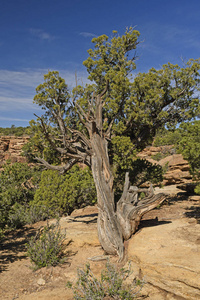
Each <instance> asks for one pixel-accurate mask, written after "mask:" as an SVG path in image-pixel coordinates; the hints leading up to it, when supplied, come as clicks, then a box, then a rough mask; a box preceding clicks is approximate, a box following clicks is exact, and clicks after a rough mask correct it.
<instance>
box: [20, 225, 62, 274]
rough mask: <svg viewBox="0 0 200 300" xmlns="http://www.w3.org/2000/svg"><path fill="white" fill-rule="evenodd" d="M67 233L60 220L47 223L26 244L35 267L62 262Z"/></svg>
mask: <svg viewBox="0 0 200 300" xmlns="http://www.w3.org/2000/svg"><path fill="white" fill-rule="evenodd" d="M64 239H65V234H64V233H62V232H61V228H60V226H59V222H58V221H57V223H56V224H52V225H49V222H47V225H46V226H45V227H44V228H43V229H42V230H41V231H40V230H39V231H38V232H37V234H36V235H35V236H34V237H32V238H31V239H30V241H29V242H28V243H27V244H26V247H27V255H28V257H29V258H30V259H31V262H32V263H33V265H34V269H39V268H42V267H47V266H55V265H57V264H58V263H60V262H61V259H62V254H63V241H64Z"/></svg>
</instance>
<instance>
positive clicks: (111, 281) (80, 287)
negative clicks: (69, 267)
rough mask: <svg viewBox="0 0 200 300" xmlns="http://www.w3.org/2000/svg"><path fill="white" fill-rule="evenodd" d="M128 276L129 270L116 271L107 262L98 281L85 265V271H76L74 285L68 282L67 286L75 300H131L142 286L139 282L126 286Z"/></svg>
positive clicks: (88, 266)
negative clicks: (107, 298)
mask: <svg viewBox="0 0 200 300" xmlns="http://www.w3.org/2000/svg"><path fill="white" fill-rule="evenodd" d="M130 274H131V271H130V269H128V270H125V269H121V270H117V269H116V267H115V266H114V265H112V264H110V263H109V261H108V262H107V264H106V269H105V270H103V271H102V272H101V279H100V280H98V279H97V278H95V276H94V275H93V273H92V271H91V269H90V265H89V264H87V265H86V268H85V270H81V269H78V280H77V282H76V284H75V285H74V286H73V285H72V284H71V283H70V282H68V283H67V286H68V287H69V288H72V289H73V292H74V299H76V300H80V299H85V300H88V299H92V300H101V299H104V298H105V297H111V298H112V299H116V300H117V299H119V300H123V299H124V300H131V299H135V297H136V295H137V294H138V293H139V291H140V290H141V288H142V284H141V282H140V281H134V282H133V283H132V284H131V285H126V284H125V280H126V279H127V277H129V276H130ZM109 299H110V298H109Z"/></svg>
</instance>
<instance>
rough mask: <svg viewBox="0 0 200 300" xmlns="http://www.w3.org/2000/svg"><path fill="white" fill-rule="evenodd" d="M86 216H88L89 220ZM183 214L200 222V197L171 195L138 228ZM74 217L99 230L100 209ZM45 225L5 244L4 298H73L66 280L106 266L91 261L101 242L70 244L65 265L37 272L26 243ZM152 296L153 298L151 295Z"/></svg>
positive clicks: (0, 266) (0, 250)
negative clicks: (87, 269) (86, 268)
mask: <svg viewBox="0 0 200 300" xmlns="http://www.w3.org/2000/svg"><path fill="white" fill-rule="evenodd" d="M84 217H87V218H86V219H85V221H84ZM183 217H186V218H188V221H189V222H191V223H192V222H197V223H200V197H198V196H188V195H186V194H184V193H180V194H179V195H178V196H174V197H171V196H169V197H168V199H167V201H165V203H164V204H163V205H162V206H161V207H160V208H157V209H154V210H153V211H150V212H148V213H147V214H146V215H145V216H144V217H143V219H142V221H141V224H140V227H139V229H138V230H141V229H142V228H144V227H152V226H159V225H161V224H162V223H163V222H167V221H170V220H174V219H179V218H183ZM73 218H74V220H75V221H76V222H82V223H84V226H86V227H87V228H88V232H89V230H90V229H91V230H96V220H97V208H95V207H94V208H92V209H91V207H90V209H88V210H87V209H85V210H80V211H76V212H75V213H74V215H73ZM88 218H89V219H88ZM72 223H73V222H72ZM44 225H46V222H39V223H36V224H34V225H32V226H25V227H24V228H23V229H20V230H15V231H12V232H10V233H9V234H8V235H7V236H6V238H5V239H4V240H3V242H2V243H1V245H0V299H1V300H6V299H9V300H14V299H19V300H36V299H41V300H47V299H51V300H58V299H63V300H64V299H68V300H70V299H73V293H72V291H71V290H70V289H68V288H67V287H66V283H67V281H68V280H72V281H74V282H75V280H76V274H77V268H82V267H84V266H85V264H86V263H88V262H90V265H91V268H92V270H93V272H94V274H95V275H97V274H100V272H101V270H102V268H104V266H105V260H101V261H91V260H88V258H90V257H94V256H102V255H104V251H103V250H102V248H101V246H100V245H99V244H98V243H97V244H93V245H90V246H88V245H80V247H78V248H75V247H73V245H71V246H70V245H68V246H67V247H66V256H67V260H66V262H65V263H64V264H62V265H59V266H56V267H50V268H42V269H40V270H37V271H33V270H32V269H31V262H30V260H29V258H27V256H26V243H27V242H28V240H29V239H30V237H31V236H33V235H34V234H35V233H36V232H37V230H38V229H39V228H41V226H44ZM86 227H84V228H86ZM83 230H84V229H83ZM126 243H127V242H126ZM127 259H128V258H127ZM127 259H126V261H127ZM110 261H111V263H117V257H110ZM126 261H125V262H126ZM125 262H124V263H125ZM148 299H151V298H149V297H148ZM167 299H168V298H167ZM158 300H159V299H158Z"/></svg>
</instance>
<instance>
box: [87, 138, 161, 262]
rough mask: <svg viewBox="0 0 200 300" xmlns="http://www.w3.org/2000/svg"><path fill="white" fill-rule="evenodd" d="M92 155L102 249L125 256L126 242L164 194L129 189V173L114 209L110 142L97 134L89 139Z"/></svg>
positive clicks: (150, 190)
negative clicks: (139, 196)
mask: <svg viewBox="0 0 200 300" xmlns="http://www.w3.org/2000/svg"><path fill="white" fill-rule="evenodd" d="M90 141H91V145H92V149H93V155H92V160H91V163H92V173H93V178H94V182H95V185H96V190H97V201H98V209H99V214H98V222H97V225H98V236H99V241H100V243H101V245H102V247H103V249H104V250H105V251H106V252H107V253H109V254H118V256H119V258H120V260H122V259H123V257H124V243H123V242H124V240H127V239H129V238H130V236H131V235H132V234H133V233H134V232H135V231H136V230H137V228H138V225H139V223H140V220H141V218H142V216H143V215H144V214H145V213H146V212H148V211H149V210H151V209H153V208H155V207H156V206H157V205H159V204H160V203H161V202H163V201H164V199H165V196H164V195H163V194H158V195H154V193H153V188H152V187H150V189H138V188H137V187H132V186H130V181H129V175H128V173H127V174H126V179H125V185H124V191H123V194H122V197H121V199H120V200H119V202H118V203H117V207H115V202H114V192H113V175H112V173H111V167H110V163H109V158H108V153H107V141H106V139H103V138H102V137H100V135H98V134H97V133H94V134H93V136H92V138H91V139H90ZM141 191H143V192H145V193H146V197H145V198H143V199H142V200H139V198H138V193H139V192H141Z"/></svg>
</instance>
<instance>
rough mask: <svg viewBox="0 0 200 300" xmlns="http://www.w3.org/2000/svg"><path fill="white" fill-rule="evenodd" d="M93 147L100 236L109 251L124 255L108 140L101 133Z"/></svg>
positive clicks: (95, 137)
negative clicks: (116, 211)
mask: <svg viewBox="0 0 200 300" xmlns="http://www.w3.org/2000/svg"><path fill="white" fill-rule="evenodd" d="M91 144H92V148H93V153H94V154H93V156H92V173H93V178H94V182H95V185H96V190H97V199H98V209H99V214H98V222H97V225H98V236H99V241H100V243H101V245H102V247H103V248H104V250H105V251H106V252H107V253H110V254H118V255H119V257H120V258H122V257H123V253H124V245H123V237H122V230H121V227H120V224H119V222H118V219H117V215H116V213H115V203H114V192H113V175H112V173H111V168H110V164H109V158H108V153H107V142H106V140H104V139H101V138H100V136H99V135H96V134H95V135H94V136H93V139H92V140H91Z"/></svg>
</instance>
